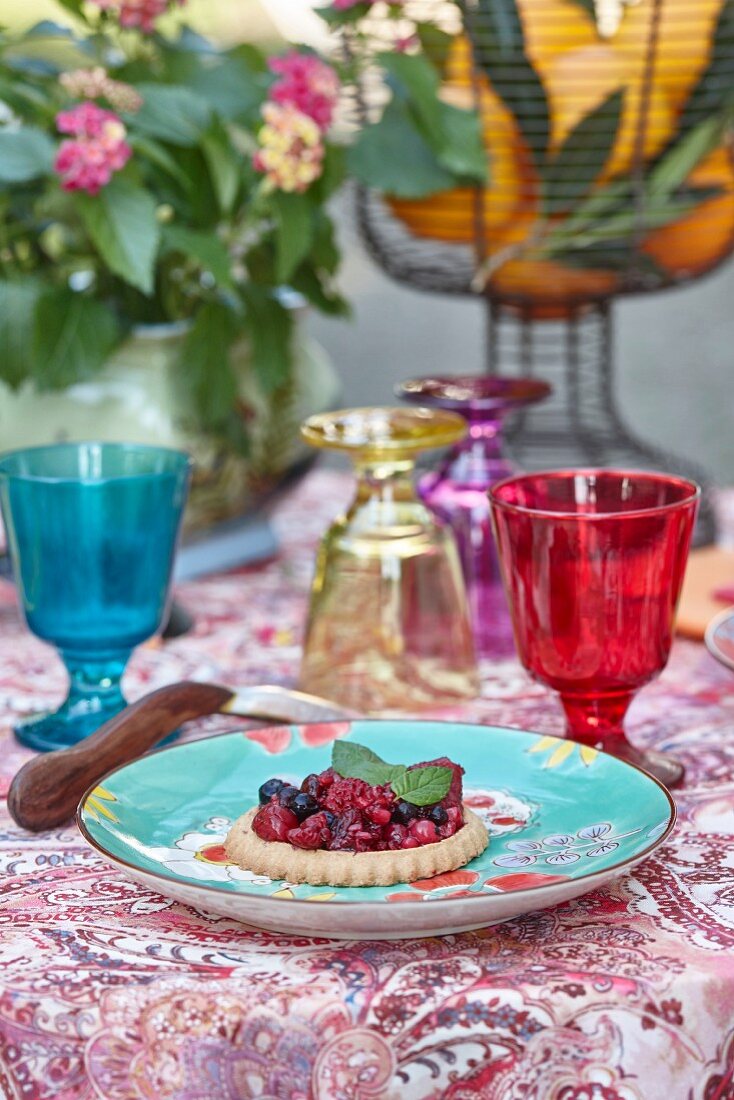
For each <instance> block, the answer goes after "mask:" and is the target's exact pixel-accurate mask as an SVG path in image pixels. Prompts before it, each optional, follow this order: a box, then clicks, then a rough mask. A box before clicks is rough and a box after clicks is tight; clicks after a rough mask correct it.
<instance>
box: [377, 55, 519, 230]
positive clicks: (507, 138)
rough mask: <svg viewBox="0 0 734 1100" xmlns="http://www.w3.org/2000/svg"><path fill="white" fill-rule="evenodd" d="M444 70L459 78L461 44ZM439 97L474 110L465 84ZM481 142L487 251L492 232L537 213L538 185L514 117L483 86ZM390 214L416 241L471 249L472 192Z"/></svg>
mask: <svg viewBox="0 0 734 1100" xmlns="http://www.w3.org/2000/svg"><path fill="white" fill-rule="evenodd" d="M456 47H457V48H456V49H455V50H454V51H452V56H453V57H454V59H455V60H454V63H453V64H452V61H451V58H450V59H449V64H448V66H447V69H448V71H449V72H451V73H452V75H458V74H459V71H460V69H459V66H460V65H461V64H462V61H461V55H462V51H463V53H464V56H465V57H466V60H467V61H468V45H467V44H466V40H465V39H457V44H456ZM441 98H442V99H443V100H444V101H446V102H449V103H451V104H453V105H454V106H456V107H463V108H469V107H471V106H473V103H474V98H473V93H472V91H471V90H470V88H469V87H467V85H466V84H465V83H463V82H458V83H451V84H446V85H445V86H444V87H443V88H442V90H441ZM479 111H480V116H481V120H482V130H483V136H484V143H485V146H486V148H487V161H488V169H489V173H490V183H489V185H488V186H487V187H485V188H484V189H483V191H482V218H483V225H484V229H485V234H486V237H487V247H491V242H492V241H493V239H494V236H495V234H496V231H497V230H498V229H500V228H501V227H502V226H504V225H506V224H507V223H508V222H509V221H510V220H511V219H513V218H516V217H517V215H518V214H519V213H520V212H522V211H524V210H528V209H533V210H534V209H535V207H536V206H537V197H538V180H537V176H536V174H535V171H534V169H533V166H532V162H531V159H530V154H529V152H528V150H527V148H526V146H525V144H524V142H523V141H522V138H521V137H520V132H519V130H518V127H517V123H516V122H515V120H514V118H513V116H512V113H511V112H510V111H509V110H508V109H507V108H506V107H505V105H504V104H503V102H502V100H501V99H500V98H499V96H498V95H496V93H495V92H494V91H493V89H492V88H491V87H490V86H489V84H488V83H487V82H486V81H482V83H481V86H480V95H479ZM387 202H388V205H389V207H390V209H391V210H392V212H393V214H394V215H395V216H396V217H397V218H399V219H400V220H401V221H402V222H403V223H404V224H405V225H406V226H407V227H408V229H410V230H411V232H413V233H414V234H415V235H416V236H418V237H427V238H430V239H432V240H441V241H454V242H457V243H462V244H471V243H472V242H473V241H474V240H475V239H476V191H475V189H473V188H471V187H456V188H452V189H451V190H448V191H441V192H439V193H438V194H436V195H431V196H429V197H428V198H425V199H399V198H388V200H387Z"/></svg>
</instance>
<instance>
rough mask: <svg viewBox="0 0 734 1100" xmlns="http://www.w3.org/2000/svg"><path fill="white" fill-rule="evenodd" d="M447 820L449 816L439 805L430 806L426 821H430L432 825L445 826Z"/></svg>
mask: <svg viewBox="0 0 734 1100" xmlns="http://www.w3.org/2000/svg"><path fill="white" fill-rule="evenodd" d="M448 819H449V815H448V814H447V813H446V811H445V810H444V808H443V806H441V805H440V804H438V805H436V806H431V810H430V813H429V814H428V820H429V821H432V822H433V824H434V825H445V824H446V822H447V821H448Z"/></svg>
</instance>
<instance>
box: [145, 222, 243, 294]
mask: <svg viewBox="0 0 734 1100" xmlns="http://www.w3.org/2000/svg"><path fill="white" fill-rule="evenodd" d="M161 251H162V252H181V253H182V254H183V255H184V256H189V257H190V258H191V259H192V260H195V261H196V263H197V264H199V265H200V266H201V267H202V268H204V270H205V271H209V272H210V273H211V274H212V275H213V276H214V278H215V279H216V281H217V283H218V285H219V286H220V287H222V288H225V289H231V288H232V287H233V285H234V284H233V282H232V261H231V258H230V255H229V252H228V251H227V247H226V245H225V244H224V242H223V241H221V240H220V239H219V237H217V235H216V234H215V233H214V232H209V233H207V232H204V231H201V230H197V229H186V228H184V227H182V226H178V225H165V226H164V227H163V232H162V235H161Z"/></svg>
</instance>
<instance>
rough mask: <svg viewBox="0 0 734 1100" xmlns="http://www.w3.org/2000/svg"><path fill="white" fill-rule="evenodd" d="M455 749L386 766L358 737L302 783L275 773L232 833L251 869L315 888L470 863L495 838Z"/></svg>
mask: <svg viewBox="0 0 734 1100" xmlns="http://www.w3.org/2000/svg"><path fill="white" fill-rule="evenodd" d="M463 774H464V769H463V768H462V767H461V766H460V765H459V764H455V763H454V762H453V761H451V760H449V759H448V758H447V757H441V758H440V759H438V760H426V761H423V762H422V763H419V764H412V765H410V766H408V767H406V766H405V765H404V764H394V765H393V764H387V763H386V762H385V761H384V760H381V759H380V757H379V756H377V755H376V754H375V753H373V752H372V751H371V750H370V749H367V748H365V747H364V746H362V745H357V744H354V743H353V742H349V741H337V742H335V744H334V749H333V755H332V763H331V767H329V768H327V769H326V770H325V771H322V772H320V773H319V774H312V775H307V776H306V778H305V779H304V780H303V782H302V783H301V785H300V788H299V787H296V786H294V785H293V784H291V783H288V782H286V781H284V780H282V779H277V778H273V779H268V780H267V782H265V783H263V785H262V786H261V787H260V790H259V799H260V804H259V805H258V806H253V807H252V809H250V810H248V812H247V813H245V814H243V816H242V817H240V818H239V819H238V820H237V821H236V822H235V823H234V825H233V826H232V828H231V829H230V831H229V834H228V835H227V839H226V843H225V849H226V852H227V856H228V858H229V859H230V860H232V861H233V862H234V863H237V864H238V865H239V866H240V867H242V868H244V869H245V870H249V871H253V872H255V874H258V875H268V876H269V877H270V878H274V879H285V880H286V881H287V882H308V883H310V884H311V885H313V886H321V885H329V886H391V885H393V884H394V883H396V882H413V881H415V880H416V879H422V878H430V877H432V876H433V875H438V874H442V873H443V872H445V871H454V870H456V869H457V868H458V867H463V866H464V864H466V863H468V862H469V861H470V860H471V859H474V857H475V856H478V855H480V854H481V853H482V852H483V851H484V849H485V848H486V847H487V844H488V843H489V837H488V835H487V830H486V829H485V827H484V825H482V823H481V821H480V820H479V818H478V817H477V816H476V815H475V814H473V813H472V812H471V811H470V810H468V809H467V808H466V806H465V805H464V803H463V799H462V775H463Z"/></svg>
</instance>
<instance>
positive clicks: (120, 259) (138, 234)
mask: <svg viewBox="0 0 734 1100" xmlns="http://www.w3.org/2000/svg"><path fill="white" fill-rule="evenodd" d="M74 198H75V201H76V205H77V209H78V211H79V215H80V217H81V219H82V222H83V223H84V226H85V228H86V230H87V232H88V233H89V236H90V237H91V238H92V241H93V242H94V246H95V248H96V249H97V251H98V252H99V254H100V256H101V258H102V259H103V260H104V262H105V264H106V265H107V267H109V269H110V271H112V272H114V274H115V275H119V276H120V278H121V279H124V280H125V282H127V283H130V285H131V286H134V287H137V289H138V290H140V291H142V292H143V294H151V293H152V290H153V283H154V269H155V258H156V254H157V252H158V241H159V238H160V226H159V224H158V221H157V220H156V204H155V200H154V199H153V197H152V195H149V194H148V192H147V191H144V190H143V189H142V188H141V187H138V186H136V185H135V184H134V183H132V182H131V181H130V180H127V179H120V178H118V179H114V180H112V182H111V183H109V184H108V185H107V187H104V188H103V189H102V190H101V191H100V192H99V194H98V195H85V194H82V193H81V192H77V193H76V194H75V196H74Z"/></svg>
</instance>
